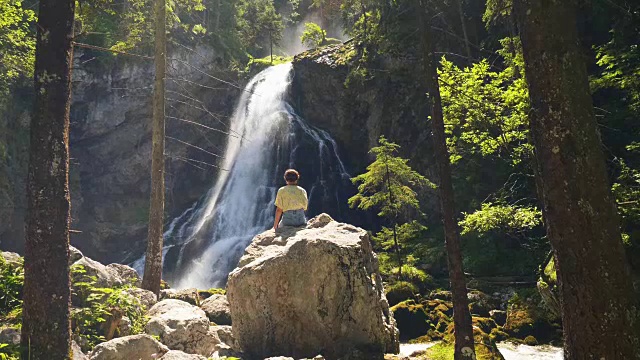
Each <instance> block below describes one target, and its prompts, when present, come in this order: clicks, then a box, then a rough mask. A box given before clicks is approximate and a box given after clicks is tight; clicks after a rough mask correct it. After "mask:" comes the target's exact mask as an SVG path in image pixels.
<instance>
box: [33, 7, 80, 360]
mask: <svg viewBox="0 0 640 360" xmlns="http://www.w3.org/2000/svg"><path fill="white" fill-rule="evenodd" d="M74 10H75V2H74V1H73V0H40V11H39V13H40V15H39V18H38V26H37V29H38V30H37V31H38V34H37V40H36V63H35V79H34V80H35V104H34V111H33V115H32V120H31V140H30V150H29V174H28V179H27V198H28V210H27V219H26V223H27V224H26V241H25V262H24V281H25V282H24V297H23V300H24V303H23V319H22V338H21V339H22V349H21V353H22V358H23V359H31V360H45V359H46V360H48V359H68V358H69V355H70V352H71V330H70V324H69V316H70V312H69V311H70V310H69V307H70V302H71V292H70V290H69V288H70V281H69V220H70V208H71V206H70V201H69V111H70V105H71V67H72V64H73V47H72V39H73V19H74Z"/></svg>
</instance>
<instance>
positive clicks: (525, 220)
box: [460, 203, 542, 236]
mask: <svg viewBox="0 0 640 360" xmlns="http://www.w3.org/2000/svg"><path fill="white" fill-rule="evenodd" d="M540 224H542V212H541V211H540V210H538V209H537V208H535V207H533V206H518V205H500V204H492V203H484V204H482V209H480V210H478V211H476V212H473V213H471V214H464V219H463V220H462V221H460V226H461V227H462V232H461V235H467V234H470V233H477V234H486V233H488V232H491V231H498V232H501V233H504V234H506V235H508V236H518V235H522V234H524V233H526V232H527V231H529V230H531V229H533V228H535V227H536V226H539V225H540Z"/></svg>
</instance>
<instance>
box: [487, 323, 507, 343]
mask: <svg viewBox="0 0 640 360" xmlns="http://www.w3.org/2000/svg"><path fill="white" fill-rule="evenodd" d="M489 337H490V338H491V340H492V341H494V342H500V341H505V340H507V339H508V338H509V334H507V333H506V332H504V331H502V327H500V326H498V327H497V328H495V329H491V333H490V334H489Z"/></svg>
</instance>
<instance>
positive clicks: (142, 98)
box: [0, 47, 239, 263]
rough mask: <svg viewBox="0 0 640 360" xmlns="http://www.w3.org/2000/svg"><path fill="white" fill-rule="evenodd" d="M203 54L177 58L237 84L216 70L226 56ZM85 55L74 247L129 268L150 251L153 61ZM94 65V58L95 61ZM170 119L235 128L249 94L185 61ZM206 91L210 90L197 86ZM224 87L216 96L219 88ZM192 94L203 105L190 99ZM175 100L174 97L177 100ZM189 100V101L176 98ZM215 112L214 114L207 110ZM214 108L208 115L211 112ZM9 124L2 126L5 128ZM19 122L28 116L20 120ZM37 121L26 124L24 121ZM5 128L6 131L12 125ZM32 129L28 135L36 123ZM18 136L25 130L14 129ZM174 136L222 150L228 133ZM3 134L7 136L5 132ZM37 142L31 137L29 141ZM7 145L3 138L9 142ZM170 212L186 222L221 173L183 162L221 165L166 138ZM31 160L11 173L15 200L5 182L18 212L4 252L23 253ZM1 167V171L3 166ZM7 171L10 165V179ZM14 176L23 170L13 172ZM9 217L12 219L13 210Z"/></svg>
mask: <svg viewBox="0 0 640 360" xmlns="http://www.w3.org/2000/svg"><path fill="white" fill-rule="evenodd" d="M196 50H197V51H198V54H194V53H192V52H190V51H187V50H184V49H181V50H179V51H170V53H169V56H170V57H171V58H178V59H180V60H182V61H185V62H186V63H188V64H190V65H191V66H193V67H195V68H198V69H201V70H203V71H206V72H208V73H215V74H216V76H217V77H220V78H224V79H226V80H231V81H234V80H235V79H234V78H233V76H234V75H233V74H231V73H226V74H221V73H219V72H215V70H213V69H212V66H211V63H213V62H215V61H216V56H217V54H216V51H215V50H214V49H212V48H211V47H198V48H196ZM92 58H93V56H91V55H89V54H83V53H82V52H81V51H78V52H76V59H75V63H74V70H73V94H72V105H71V114H70V153H71V154H70V157H71V161H70V176H69V183H70V188H71V194H72V195H71V201H72V207H71V211H72V219H73V220H72V221H73V222H72V228H73V229H74V230H79V231H81V232H79V233H73V234H72V235H71V242H72V243H73V244H74V245H76V246H77V247H78V248H79V249H81V250H82V251H83V252H84V253H85V254H86V255H87V256H89V257H91V258H93V259H95V260H98V261H101V262H103V263H110V262H120V263H128V262H129V261H132V260H135V258H137V257H138V256H139V255H141V254H142V253H143V252H144V247H145V237H146V223H147V221H148V202H149V191H150V182H149V173H150V171H151V170H150V169H151V161H150V151H151V114H152V111H151V100H152V98H151V94H152V90H153V86H152V85H153V73H154V70H153V61H147V60H144V59H134V58H126V57H118V58H115V59H114V60H113V61H111V62H109V63H105V62H103V61H102V60H101V59H94V60H91V59H92ZM88 60H91V61H88ZM169 76H170V77H171V78H173V79H186V80H188V81H191V82H192V83H190V82H187V81H180V80H175V81H173V80H168V81H167V90H170V91H173V93H168V95H167V98H168V99H171V100H168V101H167V107H166V108H167V115H168V116H172V117H174V118H182V119H187V120H190V121H195V122H198V123H201V124H205V125H207V126H210V127H215V128H218V129H220V130H226V129H225V127H226V126H227V125H224V123H223V122H220V120H218V119H214V118H213V117H212V116H211V115H209V113H208V112H210V113H211V114H216V115H215V116H217V117H219V118H220V119H224V118H226V117H227V116H228V115H229V114H230V113H231V112H232V110H233V105H234V103H235V99H236V98H237V95H238V93H239V90H238V89H236V88H234V87H230V86H226V85H225V84H221V83H219V82H217V81H216V80H214V79H212V78H210V77H207V76H205V75H203V74H201V73H198V72H196V71H194V69H193V68H192V67H189V66H187V65H184V64H183V63H179V62H175V61H174V62H172V63H171V64H170V66H169ZM194 83H198V84H202V85H204V86H206V87H202V86H198V85H195V84H194ZM216 88H217V89H219V90H212V89H216ZM177 93H181V94H184V95H186V96H188V97H190V98H192V99H197V100H199V101H200V102H198V101H195V100H185V99H187V98H186V97H184V96H181V95H179V94H177ZM169 94H173V95H169ZM175 100H180V101H181V102H178V101H175ZM203 108H204V109H206V110H203ZM207 111H208V112H207ZM1 121H2V120H0V122H1ZM15 121H16V122H18V119H15ZM22 122H24V123H25V124H28V123H29V121H28V114H27V116H26V121H23V120H20V123H22ZM1 125H2V124H0V130H1V129H3V127H2V126H1ZM25 127H26V129H25V130H24V131H23V132H25V133H26V134H27V135H28V125H25ZM13 131H15V132H16V133H17V131H18V130H13ZM166 133H167V136H170V137H172V138H176V139H179V140H181V141H184V142H187V143H190V144H193V145H196V146H198V147H200V148H203V149H205V150H207V151H210V152H213V153H217V152H219V150H217V149H216V148H215V147H216V146H217V147H224V143H225V141H226V136H225V135H224V134H221V133H216V132H213V131H207V130H206V129H204V128H201V127H197V126H194V125H192V124H187V123H185V122H182V121H178V120H175V119H171V118H168V119H167V120H166ZM0 137H2V136H1V135H0ZM27 139H28V136H27ZM0 142H1V139H0ZM166 153H167V159H166V170H167V176H166V188H167V199H166V200H167V201H166V206H165V207H166V209H167V211H168V212H169V214H170V215H172V216H175V215H179V214H180V213H181V212H182V211H184V209H186V208H188V207H189V205H190V204H192V203H193V202H195V201H196V200H197V199H198V198H200V196H202V194H204V193H205V192H206V191H207V190H208V188H209V186H210V185H211V181H212V179H213V178H214V177H215V176H216V170H215V168H213V167H207V169H206V170H204V171H203V170H201V169H198V168H196V167H193V166H190V165H188V164H186V163H185V162H182V161H177V160H175V157H176V156H178V157H182V158H191V159H196V160H199V161H207V162H215V161H212V160H211V158H210V156H208V155H207V154H205V153H203V152H202V151H199V150H197V149H195V148H192V147H189V146H187V145H184V144H183V143H180V142H177V141H174V140H171V139H167V141H166ZM27 161H28V156H27V157H24V159H22V160H20V162H21V163H20V164H17V165H16V168H19V166H18V165H20V166H22V168H24V170H21V172H20V173H17V170H16V173H12V174H9V175H10V183H11V184H13V185H14V186H13V189H12V191H11V194H10V195H11V199H10V200H11V201H9V200H7V201H2V200H5V199H4V193H5V191H3V190H4V189H3V186H2V185H3V181H2V178H3V176H2V175H4V174H2V175H0V201H1V202H3V204H5V205H6V204H9V205H11V207H12V208H11V209H2V208H0V215H2V216H0V218H1V219H3V220H4V219H10V221H7V222H5V221H1V222H0V245H2V248H3V249H11V250H12V251H18V252H21V251H22V249H23V241H24V240H23V238H24V236H23V234H22V228H24V219H23V217H24V211H23V210H21V209H22V208H25V207H26V203H25V202H26V197H25V196H24V189H23V188H24V186H22V185H21V182H23V181H24V178H25V177H26V162H27ZM0 166H1V164H0ZM2 170H3V168H1V167H0V173H2V172H3V171H2ZM12 171H13V170H12ZM5 210H10V211H7V213H6V214H4V213H3V211H5Z"/></svg>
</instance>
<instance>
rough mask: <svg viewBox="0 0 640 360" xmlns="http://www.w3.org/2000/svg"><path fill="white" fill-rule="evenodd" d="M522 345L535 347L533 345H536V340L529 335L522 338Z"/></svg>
mask: <svg viewBox="0 0 640 360" xmlns="http://www.w3.org/2000/svg"><path fill="white" fill-rule="evenodd" d="M524 343H525V344H527V345H531V346H535V345H538V340H536V338H535V337H533V336H531V335H529V336H527V337H526V338H524Z"/></svg>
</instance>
